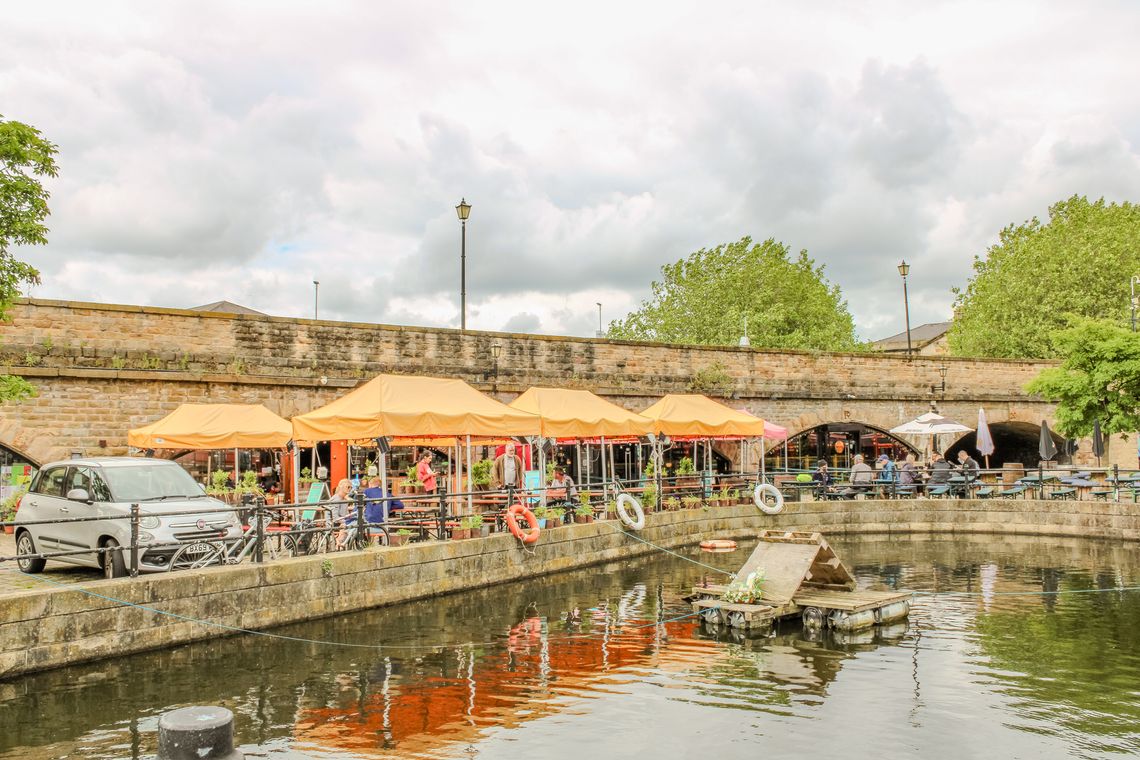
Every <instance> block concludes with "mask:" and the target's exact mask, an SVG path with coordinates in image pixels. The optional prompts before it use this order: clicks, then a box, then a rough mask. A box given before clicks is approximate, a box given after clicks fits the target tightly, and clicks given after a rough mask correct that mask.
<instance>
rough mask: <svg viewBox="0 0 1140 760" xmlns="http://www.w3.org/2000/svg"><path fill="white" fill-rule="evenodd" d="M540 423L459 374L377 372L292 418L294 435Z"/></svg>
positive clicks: (480, 429) (505, 432)
mask: <svg viewBox="0 0 1140 760" xmlns="http://www.w3.org/2000/svg"><path fill="white" fill-rule="evenodd" d="M540 428H541V424H540V421H539V418H538V417H536V416H535V415H533V414H527V413H526V412H520V411H518V410H517V409H512V408H510V407H509V406H507V405H506V404H500V403H499V402H498V401H495V400H494V399H493V398H491V397H490V396H485V395H483V394H482V393H480V392H479V391H477V390H475V389H474V388H472V387H471V386H470V385H468V384H467V383H465V382H463V381H462V380H449V379H444V378H439V377H416V376H412V375H379V376H377V377H375V378H373V379H371V380H369V381H368V382H367V383H365V384H364V385H362V386H360V387H359V388H357V389H355V390H353V391H352V392H350V393H348V394H347V395H344V396H341V397H340V398H338V399H337V400H336V401H333V402H332V403H330V404H327V405H325V406H322V407H321V408H320V409H314V410H313V411H311V412H309V413H307V414H299V415H297V416H296V417H294V418H293V437H294V439H296V440H298V441H302V440H303V441H343V440H355V439H361V438H376V437H379V436H403V437H409V438H426V437H436V436H462V435H474V436H487V437H495V436H513V435H538V434H539V433H540V432H541V430H540Z"/></svg>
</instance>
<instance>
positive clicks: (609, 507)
mask: <svg viewBox="0 0 1140 760" xmlns="http://www.w3.org/2000/svg"><path fill="white" fill-rule="evenodd" d="M617 516H618V514H617V499H610V500H609V501H607V502H606V517H605V519H607V520H616V519H617Z"/></svg>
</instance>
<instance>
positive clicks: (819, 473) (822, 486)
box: [811, 459, 835, 496]
mask: <svg viewBox="0 0 1140 760" xmlns="http://www.w3.org/2000/svg"><path fill="white" fill-rule="evenodd" d="M811 482H812V483H815V484H816V489H815V493H816V495H817V496H822V495H823V494H825V493H827V492H828V491H830V490H831V484H832V483H834V482H835V479H834V478H832V477H831V473H830V472H829V471H828V469H827V460H825V459H821V460H819V461H818V462H816V463H815V472H813V473H812V474H811Z"/></svg>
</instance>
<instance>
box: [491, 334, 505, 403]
mask: <svg viewBox="0 0 1140 760" xmlns="http://www.w3.org/2000/svg"><path fill="white" fill-rule="evenodd" d="M502 353H503V346H502V344H500V343H492V344H491V358H492V359H494V360H495V375H494V379H493V380H492V381H491V393H498V392H499V356H500V355H501V354H502Z"/></svg>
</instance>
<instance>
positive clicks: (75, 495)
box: [67, 488, 91, 504]
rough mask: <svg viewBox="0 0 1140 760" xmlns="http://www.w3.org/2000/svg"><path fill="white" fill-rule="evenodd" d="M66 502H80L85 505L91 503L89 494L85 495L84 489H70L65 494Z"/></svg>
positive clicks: (85, 490)
mask: <svg viewBox="0 0 1140 760" xmlns="http://www.w3.org/2000/svg"><path fill="white" fill-rule="evenodd" d="M67 500H68V501H82V502H84V503H86V504H90V503H91V494H89V493H87V489H86V488H72V489H71V490H70V491H68V492H67Z"/></svg>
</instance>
